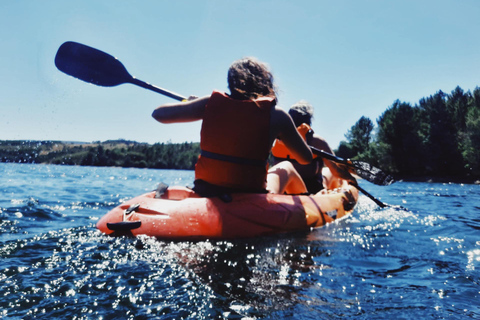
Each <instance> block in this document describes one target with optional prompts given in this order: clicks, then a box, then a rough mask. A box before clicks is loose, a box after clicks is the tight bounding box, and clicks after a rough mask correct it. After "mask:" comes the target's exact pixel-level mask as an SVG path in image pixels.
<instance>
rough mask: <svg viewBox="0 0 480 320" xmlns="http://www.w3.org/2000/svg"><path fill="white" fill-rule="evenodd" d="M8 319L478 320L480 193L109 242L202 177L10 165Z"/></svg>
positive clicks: (465, 190) (468, 190)
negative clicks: (264, 232)
mask: <svg viewBox="0 0 480 320" xmlns="http://www.w3.org/2000/svg"><path fill="white" fill-rule="evenodd" d="M0 166H1V170H2V172H3V173H4V174H3V175H2V176H1V177H0V190H1V193H0V194H1V198H0V241H1V242H0V262H1V263H0V296H1V297H2V299H0V317H5V318H19V319H20V318H21V319H33V318H77V319H100V318H101V319H115V318H119V317H120V318H125V319H150V318H151V319H156V318H165V319H217V318H219V319H256V318H257V319H260V318H262V319H276V318H278V319H300V320H302V319H312V318H315V319H340V318H346V317H348V318H355V319H385V318H421V319H439V318H440V319H441V318H448V319H465V318H472V319H475V318H478V317H480V308H479V304H478V303H476V301H478V299H479V298H480V293H479V292H480V284H479V283H480V273H479V268H480V241H479V240H478V230H480V220H479V219H478V213H480V207H479V206H478V203H480V186H475V185H457V184H432V183H430V184H429V183H407V182H397V183H395V184H393V185H391V186H388V187H378V186H373V185H370V184H368V185H365V188H368V190H369V191H370V192H371V193H372V194H374V195H375V196H376V197H379V198H381V200H382V201H385V202H387V203H390V204H394V205H401V206H404V207H407V208H401V207H396V206H394V207H389V208H385V209H380V208H378V207H377V206H376V205H375V204H374V203H373V202H372V201H370V200H369V199H368V198H366V197H365V196H362V197H361V199H360V202H359V204H358V205H357V207H356V209H355V211H354V213H353V215H352V216H350V217H347V218H345V219H343V220H340V221H337V222H335V223H333V224H330V225H327V226H326V227H323V228H319V229H315V230H312V231H311V232H299V233H294V234H285V235H279V236H273V237H263V238H257V239H239V240H229V241H198V242H188V241H185V242H171V241H159V240H156V239H153V238H149V237H139V238H137V239H130V238H122V237H121V238H110V237H107V236H104V235H102V234H101V233H100V232H98V231H97V230H96V229H95V223H96V221H98V219H99V218H100V217H101V216H102V215H104V214H105V213H106V212H107V211H108V210H110V209H111V208H113V207H114V206H116V205H118V204H120V203H122V202H124V201H126V200H128V199H130V198H131V197H133V196H136V195H138V194H141V193H144V192H147V191H150V190H153V189H155V187H156V185H157V183H158V182H160V181H164V182H166V183H167V184H170V185H188V184H191V182H192V181H193V172H190V171H173V170H172V171H169V170H141V169H121V168H85V167H66V166H42V165H18V164H0Z"/></svg>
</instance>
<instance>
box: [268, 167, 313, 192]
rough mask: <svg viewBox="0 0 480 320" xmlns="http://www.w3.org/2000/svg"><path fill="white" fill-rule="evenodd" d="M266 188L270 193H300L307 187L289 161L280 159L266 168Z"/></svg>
mask: <svg viewBox="0 0 480 320" xmlns="http://www.w3.org/2000/svg"><path fill="white" fill-rule="evenodd" d="M267 190H268V191H270V192H271V193H280V194H282V193H284V192H286V193H288V194H301V193H306V192H307V187H306V186H305V183H304V182H303V180H302V178H301V177H300V175H299V174H298V172H297V170H295V168H294V167H293V165H292V163H291V162H289V161H282V162H280V163H278V164H276V165H275V166H273V167H272V168H270V170H268V175H267Z"/></svg>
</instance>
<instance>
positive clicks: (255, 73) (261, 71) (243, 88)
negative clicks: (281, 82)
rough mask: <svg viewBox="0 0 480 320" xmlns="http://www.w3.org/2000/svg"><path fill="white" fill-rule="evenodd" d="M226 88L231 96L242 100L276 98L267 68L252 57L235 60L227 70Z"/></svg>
mask: <svg viewBox="0 0 480 320" xmlns="http://www.w3.org/2000/svg"><path fill="white" fill-rule="evenodd" d="M228 87H229V89H230V92H231V94H232V96H236V97H240V98H242V99H249V100H250V99H256V98H259V97H274V98H276V88H275V84H274V81H273V75H272V73H271V72H270V71H269V70H268V66H267V65H266V64H265V63H263V62H260V61H258V60H257V59H256V58H253V57H245V58H242V59H239V60H236V61H234V62H233V63H232V65H231V66H230V68H229V69H228Z"/></svg>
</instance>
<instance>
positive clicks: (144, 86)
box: [129, 77, 187, 101]
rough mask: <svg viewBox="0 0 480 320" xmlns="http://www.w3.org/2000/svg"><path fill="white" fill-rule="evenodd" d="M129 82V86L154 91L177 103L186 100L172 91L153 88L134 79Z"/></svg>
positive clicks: (151, 85)
mask: <svg viewBox="0 0 480 320" xmlns="http://www.w3.org/2000/svg"><path fill="white" fill-rule="evenodd" d="M129 82H130V83H131V84H134V85H137V86H139V87H142V88H145V89H148V90H152V91H155V92H157V93H160V94H163V95H164V96H167V97H170V98H173V99H175V100H178V101H183V100H187V98H185V97H183V96H181V95H179V94H177V93H175V92H173V91H169V90H166V89H162V88H160V87H157V86H154V85H153V84H150V83H148V82H145V81H142V80H139V79H137V78H135V77H132V79H131V80H130V81H129Z"/></svg>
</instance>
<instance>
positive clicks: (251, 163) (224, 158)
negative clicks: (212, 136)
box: [200, 150, 267, 168]
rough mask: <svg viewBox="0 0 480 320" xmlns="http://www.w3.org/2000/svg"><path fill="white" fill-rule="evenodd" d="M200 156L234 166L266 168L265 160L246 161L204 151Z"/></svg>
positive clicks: (245, 159)
mask: <svg viewBox="0 0 480 320" xmlns="http://www.w3.org/2000/svg"><path fill="white" fill-rule="evenodd" d="M200 154H201V156H202V157H205V158H210V159H214V160H220V161H226V162H231V163H235V164H244V165H249V166H255V167H263V168H265V167H266V166H267V160H257V159H247V158H242V157H235V156H227V155H225V154H219V153H215V152H210V151H205V150H201V152H200Z"/></svg>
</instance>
